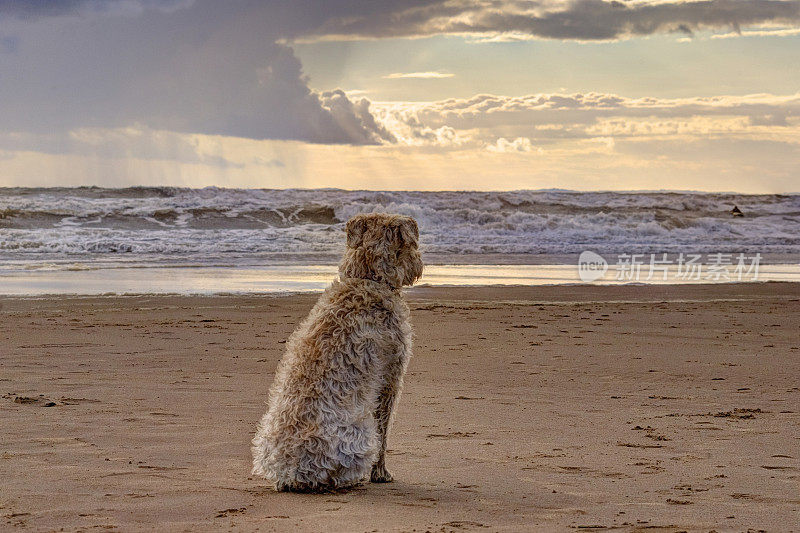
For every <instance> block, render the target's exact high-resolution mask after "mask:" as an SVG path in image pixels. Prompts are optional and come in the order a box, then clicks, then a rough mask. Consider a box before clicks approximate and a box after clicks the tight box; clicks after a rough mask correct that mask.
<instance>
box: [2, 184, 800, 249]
mask: <svg viewBox="0 0 800 533" xmlns="http://www.w3.org/2000/svg"><path fill="white" fill-rule="evenodd" d="M734 205H737V206H738V207H739V208H740V209H741V210H742V211H743V213H744V214H745V216H743V217H732V216H731V215H730V213H729V211H730V209H731V208H732V207H733V206H734ZM367 212H397V213H402V214H406V215H411V216H413V217H415V218H416V219H417V221H418V222H419V225H420V231H421V243H422V248H423V251H425V252H428V253H436V254H443V255H446V254H567V253H576V252H580V251H582V250H584V249H594V250H596V251H598V252H601V253H603V252H605V253H612V252H616V253H623V252H624V253H659V252H674V251H698V252H708V251H714V252H717V251H719V252H729V251H730V252H740V251H748V252H749V251H752V252H755V251H762V252H764V253H766V252H769V253H784V254H794V253H800V195H738V194H711V193H678V192H652V193H616V192H588V193H579V192H570V191H558V190H556V191H512V192H414V191H410V192H404V191H396V192H391V191H390V192H386V191H342V190H335V189H317V190H266V189H257V190H250V189H221V188H215V187H210V188H205V189H183V188H174V187H135V188H129V189H102V188H94V187H82V188H57V189H9V188H6V189H0V254H3V255H4V256H11V257H17V256H20V257H23V256H24V257H31V256H35V255H36V254H50V255H55V256H58V255H59V254H61V255H64V256H70V255H76V254H87V255H90V256H91V255H93V254H120V255H137V254H149V255H159V254H162V255H185V256H191V255H209V256H226V255H237V254H238V255H241V256H246V255H248V254H267V253H314V254H321V255H329V256H331V257H332V256H336V255H338V254H340V253H341V250H342V247H343V244H342V242H343V239H342V236H341V231H342V230H343V227H344V222H345V221H346V220H347V219H348V218H350V217H351V216H353V215H356V214H359V213H367Z"/></svg>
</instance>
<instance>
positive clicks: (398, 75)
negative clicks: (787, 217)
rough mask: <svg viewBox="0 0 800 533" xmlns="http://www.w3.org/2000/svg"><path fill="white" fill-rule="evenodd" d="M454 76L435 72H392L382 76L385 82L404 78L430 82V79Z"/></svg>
mask: <svg viewBox="0 0 800 533" xmlns="http://www.w3.org/2000/svg"><path fill="white" fill-rule="evenodd" d="M453 76H455V74H450V73H447V72H436V71H429V72H393V73H391V74H387V75H386V76H383V77H384V78H385V79H387V80H397V79H405V78H416V79H422V80H430V79H439V78H452V77H453Z"/></svg>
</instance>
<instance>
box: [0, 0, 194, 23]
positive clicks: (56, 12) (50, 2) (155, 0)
mask: <svg viewBox="0 0 800 533" xmlns="http://www.w3.org/2000/svg"><path fill="white" fill-rule="evenodd" d="M193 3H194V0H46V1H43V2H24V1H15V0H0V15H3V16H7V17H14V18H18V19H23V20H35V19H38V18H44V17H59V16H86V15H101V16H102V15H111V16H114V15H137V14H140V13H141V12H142V11H144V10H146V9H154V10H158V11H162V12H167V13H169V12H172V11H176V10H178V9H183V8H185V7H189V6H191V5H192V4H193Z"/></svg>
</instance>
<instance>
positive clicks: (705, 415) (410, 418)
mask: <svg viewBox="0 0 800 533" xmlns="http://www.w3.org/2000/svg"><path fill="white" fill-rule="evenodd" d="M315 299H316V296H315V295H313V294H306V295H299V296H282V297H281V296H217V297H184V296H140V297H105V298H104V297H92V298H77V297H63V296H59V297H47V298H40V299H10V298H0V304H2V308H1V309H0V364H1V365H2V370H1V371H0V396H2V397H1V398H0V427H1V428H2V433H0V443H2V445H1V446H0V454H1V455H0V479H1V480H2V482H1V483H2V484H1V485H0V530H14V529H15V528H20V529H24V528H29V529H31V530H35V531H47V530H59V529H60V528H64V529H65V530H67V531H72V530H93V529H109V530H114V529H118V530H121V531H133V530H152V529H157V530H160V531H184V530H191V531H207V530H216V529H225V530H228V529H233V530H243V531H252V530H256V529H258V530H261V531H473V530H474V531H530V530H538V529H547V530H553V529H555V530H571V529H585V530H592V529H594V530H602V529H619V530H656V531H658V530H664V531H673V530H689V531H695V530H697V531H708V530H710V529H716V530H735V531H742V530H747V529H748V528H752V529H765V530H780V531H788V530H800V477H799V476H800V380H798V376H800V333H798V332H800V284H791V283H763V284H741V285H718V286H638V287H630V286H626V287H597V286H591V287H579V286H561V287H525V288H514V287H509V288H501V287H492V288H487V287H483V288H454V289H451V288H425V287H422V288H417V289H413V290H411V291H410V292H409V301H410V306H411V309H412V314H413V321H414V325H415V330H416V348H415V356H414V358H413V360H412V362H411V365H410V368H409V373H408V375H407V377H406V388H405V390H404V393H403V397H402V399H401V401H400V406H399V410H398V413H397V419H396V422H395V425H394V428H393V432H392V435H391V438H390V449H391V450H390V453H389V458H388V466H389V469H390V470H391V471H392V472H393V474H394V476H395V478H396V481H395V482H394V483H391V484H386V485H370V484H367V485H364V486H363V487H360V488H357V489H355V490H351V491H349V492H344V493H337V494H326V495H296V494H275V493H273V492H271V491H270V490H268V489H266V488H265V487H264V485H263V483H262V482H260V481H259V479H256V478H253V477H250V476H249V468H250V453H249V439H250V437H251V435H252V432H253V430H254V427H255V423H256V422H257V420H258V419H259V418H260V416H261V415H262V413H263V410H264V401H265V395H266V391H267V388H268V386H269V384H270V382H271V379H272V372H273V371H274V369H275V366H276V364H277V362H278V359H279V358H280V356H281V353H282V348H283V342H284V341H285V339H286V337H287V336H288V334H289V333H290V332H291V331H292V329H293V328H294V326H295V324H296V323H297V321H298V320H299V319H301V318H302V317H303V316H305V314H306V313H307V312H308V310H309V308H310V307H311V305H312V304H313V303H314V301H315Z"/></svg>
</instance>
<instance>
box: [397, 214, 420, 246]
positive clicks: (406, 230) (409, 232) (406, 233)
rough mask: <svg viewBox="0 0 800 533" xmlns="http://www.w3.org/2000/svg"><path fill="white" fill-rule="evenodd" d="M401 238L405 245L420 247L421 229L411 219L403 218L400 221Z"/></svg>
mask: <svg viewBox="0 0 800 533" xmlns="http://www.w3.org/2000/svg"><path fill="white" fill-rule="evenodd" d="M400 238H402V239H403V242H404V243H405V244H408V245H411V246H413V247H415V248H416V247H417V246H418V241H419V228H418V227H417V221H416V220H414V219H413V218H411V217H403V218H402V220H401V221H400Z"/></svg>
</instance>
